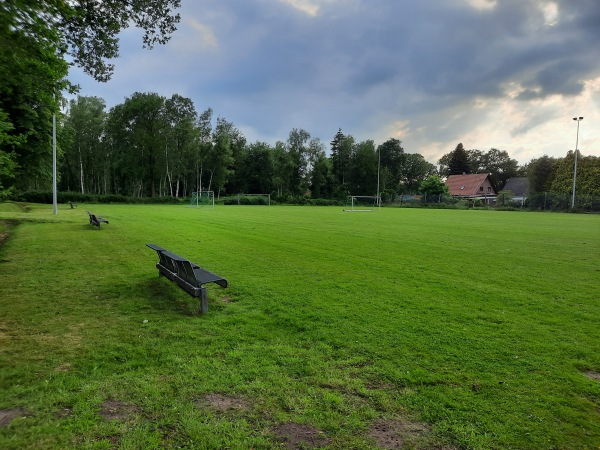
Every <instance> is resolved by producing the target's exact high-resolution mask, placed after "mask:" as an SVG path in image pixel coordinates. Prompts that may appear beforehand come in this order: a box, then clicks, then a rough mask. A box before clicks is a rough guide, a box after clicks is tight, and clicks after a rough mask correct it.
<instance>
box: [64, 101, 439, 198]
mask: <svg viewBox="0 0 600 450" xmlns="http://www.w3.org/2000/svg"><path fill="white" fill-rule="evenodd" d="M59 143H60V148H61V149H62V158H61V165H60V174H61V178H60V184H59V186H60V189H61V190H66V191H80V192H82V193H94V194H123V195H128V196H150V197H154V196H164V195H170V196H173V197H180V196H186V195H188V194H189V193H190V192H192V191H197V190H201V189H203V190H214V191H215V192H217V193H230V194H237V193H273V194H276V195H278V196H280V197H286V196H297V195H304V194H306V193H308V192H310V193H311V195H312V196H313V197H318V198H333V197H345V196H346V195H348V194H349V193H351V194H354V195H374V194H375V193H376V192H377V170H378V167H380V168H381V173H380V177H379V178H380V183H381V186H380V191H381V192H384V193H385V194H387V195H388V196H390V197H392V196H394V195H396V194H398V193H399V192H416V191H418V189H419V184H420V182H421V181H422V180H423V179H424V178H425V177H427V176H429V175H433V174H436V173H437V171H436V167H435V166H434V165H433V164H431V163H429V162H427V161H426V160H425V159H424V158H423V156H422V155H419V154H410V153H405V152H404V149H403V148H402V145H401V142H400V141H399V140H397V139H389V140H388V141H386V142H384V143H383V144H381V145H379V146H376V145H375V144H374V142H373V141H372V140H367V141H362V142H357V141H356V140H355V139H354V137H352V136H351V135H345V134H344V133H343V132H342V130H338V132H337V133H336V135H335V136H334V138H333V140H332V141H331V143H330V148H329V150H330V155H331V156H327V150H328V149H327V147H326V145H325V144H323V143H322V142H321V141H320V140H319V139H318V138H313V137H311V135H310V133H309V132H307V131H305V130H302V129H293V130H292V131H290V133H289V136H288V138H287V140H286V141H278V142H276V143H275V145H270V144H268V143H265V142H254V143H248V142H247V141H246V138H245V137H244V136H243V134H242V133H241V132H240V131H239V130H238V129H237V128H236V127H235V125H234V124H232V123H231V122H228V121H227V120H225V119H224V118H221V117H218V118H217V119H216V120H213V111H212V110H211V109H207V110H205V111H204V112H202V113H199V114H198V113H197V112H196V110H195V107H194V104H193V102H192V100H190V99H189V98H185V97H182V96H179V95H174V96H172V97H171V98H165V97H162V96H159V95H158V94H154V93H135V94H133V95H132V96H131V97H129V98H127V99H125V101H124V103H122V104H119V105H117V106H115V107H114V108H111V109H110V110H109V111H108V112H107V111H106V110H105V103H104V101H103V100H102V99H100V98H97V97H78V98H77V99H76V100H73V101H71V102H70V105H69V108H68V112H67V114H66V115H65V117H64V120H63V121H61V126H60V132H59ZM378 158H380V160H379V159H378Z"/></svg>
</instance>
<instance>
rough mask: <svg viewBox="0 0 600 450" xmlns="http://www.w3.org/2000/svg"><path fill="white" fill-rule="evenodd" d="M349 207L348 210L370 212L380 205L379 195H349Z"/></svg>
mask: <svg viewBox="0 0 600 450" xmlns="http://www.w3.org/2000/svg"><path fill="white" fill-rule="evenodd" d="M350 201H351V207H350V209H345V210H344V211H348V212H371V211H374V210H375V208H377V207H379V206H381V197H379V196H377V195H351V196H350Z"/></svg>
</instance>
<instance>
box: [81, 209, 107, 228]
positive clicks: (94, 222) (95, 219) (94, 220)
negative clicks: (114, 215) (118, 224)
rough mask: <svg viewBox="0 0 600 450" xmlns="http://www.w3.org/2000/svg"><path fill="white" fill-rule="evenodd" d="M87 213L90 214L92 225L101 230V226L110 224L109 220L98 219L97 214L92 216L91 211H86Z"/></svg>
mask: <svg viewBox="0 0 600 450" xmlns="http://www.w3.org/2000/svg"><path fill="white" fill-rule="evenodd" d="M86 212H87V213H88V216H90V225H93V226H96V227H98V228H100V224H101V223H102V222H104V223H108V220H106V219H103V218H102V217H97V216H96V215H95V214H92V213H91V212H89V211H86Z"/></svg>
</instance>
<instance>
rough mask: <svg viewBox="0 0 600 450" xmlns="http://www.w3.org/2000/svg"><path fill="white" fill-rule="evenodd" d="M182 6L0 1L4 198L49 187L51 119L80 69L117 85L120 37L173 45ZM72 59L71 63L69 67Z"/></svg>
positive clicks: (160, 0)
mask: <svg viewBox="0 0 600 450" xmlns="http://www.w3.org/2000/svg"><path fill="white" fill-rule="evenodd" d="M180 3H181V0H144V1H114V0H113V1H102V2H98V1H96V0H68V1H67V0H35V1H32V0H9V1H0V195H2V193H3V192H4V193H6V192H7V191H10V190H12V188H14V187H16V188H22V189H23V188H27V187H30V186H36V187H40V188H41V187H44V188H46V187H47V186H48V181H49V180H51V168H52V164H51V161H52V151H51V145H50V136H51V135H52V116H53V114H54V113H56V112H58V110H59V105H60V103H61V95H60V93H61V92H63V91H65V90H68V91H71V92H72V91H73V90H74V89H75V87H74V86H71V85H70V83H69V82H68V80H67V79H66V77H67V73H68V68H69V65H77V66H79V67H81V68H82V69H83V70H84V71H85V72H86V73H88V74H89V75H91V76H92V77H93V78H95V79H96V80H98V81H107V80H108V79H110V77H111V75H112V73H113V70H114V67H113V65H112V64H109V63H107V60H110V59H112V58H115V57H117V56H118V51H119V41H118V35H119V33H120V31H121V30H123V29H125V28H127V27H129V26H135V27H138V28H140V29H142V30H143V31H144V35H143V45H144V47H146V48H152V47H153V46H154V45H155V44H162V43H165V42H166V41H168V40H169V38H170V36H171V34H172V33H173V32H174V31H175V29H176V25H177V23H178V22H179V20H180V17H179V15H178V14H177V13H176V11H177V10H178V8H179V7H180ZM67 58H68V61H69V62H67Z"/></svg>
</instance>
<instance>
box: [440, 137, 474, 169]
mask: <svg viewBox="0 0 600 450" xmlns="http://www.w3.org/2000/svg"><path fill="white" fill-rule="evenodd" d="M463 173H471V165H470V164H469V155H468V154H467V152H466V150H465V148H464V147H463V145H462V143H460V144H458V145H457V146H456V148H455V149H454V151H453V152H452V153H451V156H450V160H449V161H448V173H447V174H446V175H461V174H463Z"/></svg>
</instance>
